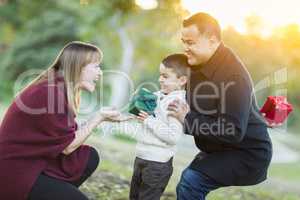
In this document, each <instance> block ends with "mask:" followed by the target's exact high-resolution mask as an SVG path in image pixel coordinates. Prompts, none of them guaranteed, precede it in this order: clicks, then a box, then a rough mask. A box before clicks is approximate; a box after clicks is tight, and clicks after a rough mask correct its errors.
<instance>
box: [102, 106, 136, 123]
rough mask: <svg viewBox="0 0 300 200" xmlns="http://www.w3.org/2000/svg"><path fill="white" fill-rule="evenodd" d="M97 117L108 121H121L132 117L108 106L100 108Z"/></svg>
mask: <svg viewBox="0 0 300 200" xmlns="http://www.w3.org/2000/svg"><path fill="white" fill-rule="evenodd" d="M99 118H100V120H101V121H110V122H122V121H128V120H131V119H133V116H131V115H124V114H122V113H121V112H120V111H118V110H117V109H115V108H112V107H108V108H102V109H101V110H100V112H99Z"/></svg>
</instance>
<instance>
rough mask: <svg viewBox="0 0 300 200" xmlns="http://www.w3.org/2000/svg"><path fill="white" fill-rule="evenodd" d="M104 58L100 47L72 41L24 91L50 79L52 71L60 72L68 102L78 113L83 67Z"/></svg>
mask: <svg viewBox="0 0 300 200" xmlns="http://www.w3.org/2000/svg"><path fill="white" fill-rule="evenodd" d="M102 58H103V53H102V51H101V50H100V49H99V48H98V47H96V46H94V45H92V44H89V43H84V42H80V41H73V42H70V43H68V44H67V45H65V46H64V47H63V49H62V50H61V51H60V53H59V54H58V56H57V57H56V59H55V60H54V62H53V63H52V64H51V65H50V66H49V67H48V68H47V69H46V70H45V71H43V72H42V73H40V74H39V75H38V76H37V77H36V78H35V79H34V80H32V81H31V82H30V83H29V84H28V85H27V86H26V87H25V88H24V89H23V90H22V91H24V90H25V89H27V88H28V87H30V86H31V85H33V84H36V83H39V82H40V81H43V80H47V79H49V78H50V75H51V73H52V74H53V73H55V72H60V73H61V74H62V75H63V78H64V82H65V85H66V89H67V100H68V104H69V105H70V107H71V109H72V110H73V111H74V112H75V113H77V112H78V110H79V105H80V88H79V87H78V86H79V82H80V76H81V72H82V69H83V67H85V66H86V65H87V64H88V63H90V62H93V61H94V60H95V59H98V61H99V62H101V61H102ZM22 91H21V92H22Z"/></svg>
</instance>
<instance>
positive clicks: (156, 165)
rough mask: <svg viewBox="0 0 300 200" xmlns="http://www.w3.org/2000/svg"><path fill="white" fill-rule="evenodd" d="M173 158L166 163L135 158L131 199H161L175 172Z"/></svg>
mask: <svg viewBox="0 0 300 200" xmlns="http://www.w3.org/2000/svg"><path fill="white" fill-rule="evenodd" d="M172 163H173V158H171V159H170V160H169V161H168V162H166V163H161V162H155V161H148V160H143V159H141V158H135V161H134V172H133V175H132V180H131V187H130V195H129V198H130V200H159V199H160V197H161V195H162V194H163V192H164V190H165V188H166V186H167V185H168V182H169V179H170V177H171V175H172V172H173V165H172Z"/></svg>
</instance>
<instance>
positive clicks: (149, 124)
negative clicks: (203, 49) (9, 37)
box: [130, 54, 189, 200]
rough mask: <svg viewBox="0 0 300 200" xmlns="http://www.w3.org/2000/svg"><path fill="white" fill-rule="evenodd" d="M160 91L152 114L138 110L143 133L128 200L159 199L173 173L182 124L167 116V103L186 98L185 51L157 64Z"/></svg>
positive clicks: (186, 73)
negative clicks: (174, 157) (158, 65)
mask: <svg viewBox="0 0 300 200" xmlns="http://www.w3.org/2000/svg"><path fill="white" fill-rule="evenodd" d="M159 70H160V76H159V84H160V91H158V92H155V94H156V95H157V96H158V98H157V107H156V109H155V110H154V114H155V115H154V116H152V115H151V116H150V115H148V114H147V113H146V112H143V111H141V112H140V113H139V116H137V118H138V120H139V121H140V122H141V125H142V130H141V131H142V133H141V132H139V133H137V134H136V139H137V146H136V158H135V162H134V172H133V176H132V180H131V188H130V200H159V199H160V197H161V195H162V194H163V192H164V190H165V188H166V186H167V184H168V182H169V179H170V177H171V175H172V172H173V166H172V160H173V156H174V154H175V151H176V143H177V141H178V139H179V137H180V136H181V135H182V134H183V130H182V129H183V127H182V124H181V123H180V122H179V121H178V120H177V119H175V118H173V117H170V116H168V111H167V108H168V105H169V104H170V103H171V102H172V101H174V100H175V99H179V100H180V101H186V100H185V94H186V91H185V87H186V84H187V81H188V73H189V65H188V63H187V58H186V56H185V55H184V54H172V55H170V56H168V57H166V58H165V59H164V60H163V61H162V63H161V65H160V68H159Z"/></svg>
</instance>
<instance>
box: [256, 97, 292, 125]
mask: <svg viewBox="0 0 300 200" xmlns="http://www.w3.org/2000/svg"><path fill="white" fill-rule="evenodd" d="M292 111H293V107H292V105H291V104H290V103H288V102H287V99H286V97H285V96H269V97H268V98H267V101H266V102H265V104H264V105H263V107H262V108H261V109H260V112H261V113H262V114H263V116H264V117H265V119H266V120H267V122H268V123H269V125H272V124H282V123H283V122H284V121H285V120H286V119H287V117H288V115H289V114H290V113H291V112H292Z"/></svg>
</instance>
